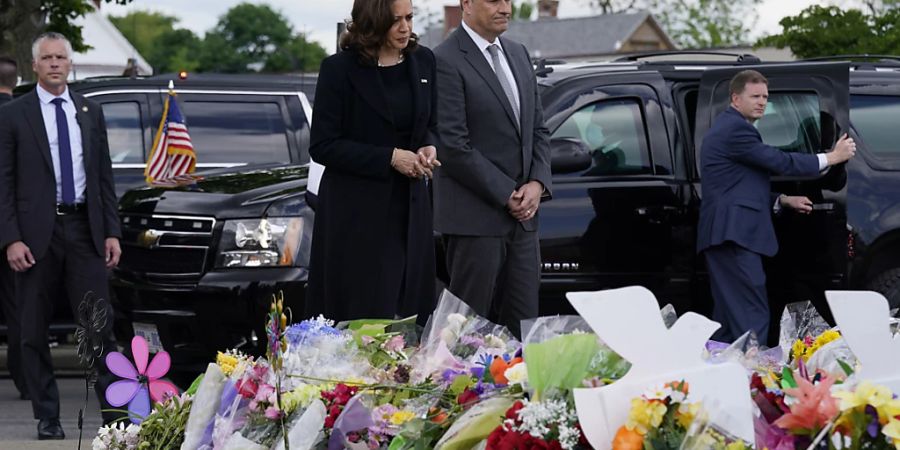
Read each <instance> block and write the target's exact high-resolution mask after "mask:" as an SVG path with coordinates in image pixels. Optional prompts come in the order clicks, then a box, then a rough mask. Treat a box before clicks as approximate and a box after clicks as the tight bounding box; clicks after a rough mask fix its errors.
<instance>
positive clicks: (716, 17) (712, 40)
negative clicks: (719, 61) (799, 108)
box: [581, 0, 900, 48]
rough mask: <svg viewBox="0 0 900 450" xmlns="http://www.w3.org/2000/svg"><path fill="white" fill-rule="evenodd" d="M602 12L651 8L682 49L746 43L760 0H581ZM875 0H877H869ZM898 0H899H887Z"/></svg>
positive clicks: (634, 10)
mask: <svg viewBox="0 0 900 450" xmlns="http://www.w3.org/2000/svg"><path fill="white" fill-rule="evenodd" d="M581 1H582V3H586V4H587V5H588V6H590V7H591V9H593V10H594V11H598V12H599V13H601V14H617V13H627V12H636V11H641V10H646V11H650V12H651V13H652V14H653V16H654V17H655V18H656V19H657V20H658V21H659V23H660V25H662V27H663V29H664V30H665V32H666V33H667V34H668V35H669V37H670V38H672V40H673V41H675V43H676V44H678V46H679V47H682V48H710V47H725V46H732V45H739V44H743V43H746V42H747V36H748V35H749V33H750V29H751V28H752V27H753V25H754V24H755V23H756V19H757V18H758V17H757V14H756V6H757V5H759V4H760V3H761V2H762V0H746V1H741V2H737V1H733V0H581ZM869 1H878V0H869ZM886 1H900V0H886Z"/></svg>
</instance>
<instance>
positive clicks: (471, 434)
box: [434, 396, 515, 450]
mask: <svg viewBox="0 0 900 450" xmlns="http://www.w3.org/2000/svg"><path fill="white" fill-rule="evenodd" d="M514 402H515V399H513V398H510V397H503V396H498V397H493V398H489V399H487V400H484V401H481V402H479V403H476V404H475V405H474V406H472V407H471V408H469V409H468V410H466V412H465V413H463V414H462V416H460V417H459V419H457V420H456V421H455V422H454V423H453V425H451V426H450V428H449V429H448V430H447V432H446V433H444V435H443V436H441V438H440V440H438V442H437V443H436V444H435V446H434V448H435V450H464V449H470V448H472V447H473V446H475V445H476V444H478V443H479V442H481V441H483V440H485V439H487V437H488V436H489V435H490V434H491V433H492V432H493V431H494V430H495V429H496V428H497V427H498V426H500V425H501V424H502V423H503V418H504V417H505V415H506V412H507V410H509V408H510V407H512V405H513V403H514Z"/></svg>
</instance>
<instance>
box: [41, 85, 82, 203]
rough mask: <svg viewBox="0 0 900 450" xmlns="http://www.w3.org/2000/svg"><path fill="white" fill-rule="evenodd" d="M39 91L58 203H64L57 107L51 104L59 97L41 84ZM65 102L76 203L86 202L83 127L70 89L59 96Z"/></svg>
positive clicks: (63, 106) (64, 108)
mask: <svg viewBox="0 0 900 450" xmlns="http://www.w3.org/2000/svg"><path fill="white" fill-rule="evenodd" d="M35 89H37V95H38V98H39V99H40V101H41V115H42V116H43V117H44V128H45V129H46V130H47V141H48V142H49V143H50V157H51V158H52V159H53V175H54V176H55V177H56V203H62V176H61V175H60V173H59V133H58V132H57V130H56V105H54V104H53V103H50V102H51V101H53V99H55V98H56V97H57V96H55V95H53V94H51V93H49V92H47V90H45V89H44V88H43V87H41V85H40V84H38V85H37V87H36V88H35ZM59 97H60V98H62V99H63V100H65V101H64V102H63V104H62V109H63V112H64V113H65V114H66V123H67V124H68V126H69V147H70V148H71V149H72V175H73V177H74V181H75V203H83V202H84V189H85V186H86V185H87V178H86V176H85V174H84V149H83V147H82V143H81V127H80V126H78V121H77V120H76V119H75V103H74V102H73V101H72V96H71V95H69V88H68V86H67V87H66V90H65V91H64V92H63V93H62V95H60V96H59Z"/></svg>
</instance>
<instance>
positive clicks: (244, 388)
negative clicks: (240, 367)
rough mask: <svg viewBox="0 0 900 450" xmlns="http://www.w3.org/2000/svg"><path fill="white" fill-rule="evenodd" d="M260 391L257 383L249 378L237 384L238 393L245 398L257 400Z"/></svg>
mask: <svg viewBox="0 0 900 450" xmlns="http://www.w3.org/2000/svg"><path fill="white" fill-rule="evenodd" d="M258 389H259V385H258V384H256V381H253V380H252V379H249V378H243V379H241V381H238V384H237V390H238V393H239V394H241V397H244V398H255V397H256V392H257V390H258Z"/></svg>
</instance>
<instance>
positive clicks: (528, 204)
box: [506, 181, 544, 222]
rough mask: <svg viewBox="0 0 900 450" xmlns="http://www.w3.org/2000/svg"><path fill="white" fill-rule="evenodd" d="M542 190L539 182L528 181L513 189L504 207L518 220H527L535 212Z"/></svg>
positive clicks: (539, 202)
mask: <svg viewBox="0 0 900 450" xmlns="http://www.w3.org/2000/svg"><path fill="white" fill-rule="evenodd" d="M543 192H544V186H543V185H542V184H541V183H540V182H538V181H529V182H528V183H525V184H524V185H523V186H522V187H520V188H519V189H516V190H515V191H513V193H512V195H511V196H510V197H509V201H507V202H506V208H507V209H508V210H509V213H510V214H511V215H512V216H513V217H514V218H515V219H516V220H518V221H519V222H524V221H526V220H529V219H531V218H532V217H534V215H535V214H537V210H538V206H540V204H541V194H543Z"/></svg>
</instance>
